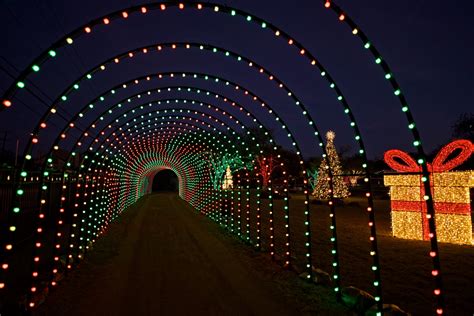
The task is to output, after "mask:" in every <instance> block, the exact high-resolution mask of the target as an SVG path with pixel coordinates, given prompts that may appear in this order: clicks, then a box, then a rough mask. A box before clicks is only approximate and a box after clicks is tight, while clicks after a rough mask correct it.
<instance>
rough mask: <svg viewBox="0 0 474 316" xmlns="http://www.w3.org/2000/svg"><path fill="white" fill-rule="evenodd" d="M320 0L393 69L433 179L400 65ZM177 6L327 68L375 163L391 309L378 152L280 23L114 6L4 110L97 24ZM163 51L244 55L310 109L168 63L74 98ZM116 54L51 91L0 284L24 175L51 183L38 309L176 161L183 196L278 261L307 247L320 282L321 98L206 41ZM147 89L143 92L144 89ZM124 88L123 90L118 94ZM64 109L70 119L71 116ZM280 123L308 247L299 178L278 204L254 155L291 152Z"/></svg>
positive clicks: (48, 53) (68, 39)
mask: <svg viewBox="0 0 474 316" xmlns="http://www.w3.org/2000/svg"><path fill="white" fill-rule="evenodd" d="M322 4H323V7H324V8H326V9H331V10H332V11H334V12H335V13H336V14H337V16H338V20H339V21H340V22H342V23H345V24H347V25H348V26H349V27H350V30H351V32H352V34H353V35H354V36H355V37H357V38H359V39H360V40H361V41H362V42H363V46H362V47H361V48H362V49H364V50H365V51H368V52H369V53H370V54H371V57H370V62H373V61H375V63H376V64H377V65H379V66H380V68H381V69H382V71H383V80H385V81H387V82H388V83H389V84H390V86H391V87H392V89H393V94H394V96H395V97H396V98H397V100H398V101H399V103H400V106H401V114H402V115H404V117H405V118H406V120H407V126H408V129H409V131H410V132H411V135H412V137H413V140H412V142H413V145H414V148H415V149H416V150H417V155H418V157H417V163H418V164H419V166H420V167H421V169H422V173H423V177H424V178H423V179H429V170H428V166H427V161H426V155H425V153H424V149H423V146H422V142H421V139H420V135H419V132H418V129H417V126H416V124H415V121H414V119H413V116H412V114H411V111H410V108H409V106H408V103H407V101H406V99H405V97H404V96H403V93H402V92H401V88H400V87H399V85H398V83H397V81H396V80H395V78H394V75H393V73H392V71H391V70H390V68H389V66H388V64H387V63H386V61H385V60H384V59H383V58H382V57H381V56H380V54H379V52H378V50H377V49H376V48H375V46H374V45H373V43H371V42H370V41H369V40H368V38H367V36H366V35H365V33H363V32H362V30H361V29H360V28H359V27H358V26H357V25H356V24H355V22H354V21H353V20H352V19H351V18H350V17H349V16H348V15H347V13H345V12H344V11H343V10H342V9H341V8H340V7H339V6H337V5H336V4H335V3H334V2H333V1H327V0H326V1H322ZM174 9H178V10H193V12H194V11H195V12H196V13H198V12H200V11H205V10H207V11H209V12H213V13H214V14H224V15H225V16H226V17H228V18H229V19H236V18H238V19H239V21H243V22H245V23H252V25H254V26H255V27H256V29H258V31H260V32H263V33H264V34H265V35H266V36H271V37H272V39H274V40H276V41H284V42H286V43H287V44H288V46H289V47H290V49H291V50H292V51H294V52H295V54H294V55H295V56H296V57H295V58H304V59H305V61H306V64H307V68H308V69H309V71H311V72H317V73H318V74H319V75H320V76H321V78H322V79H323V80H324V81H325V84H326V90H327V91H325V93H328V94H331V96H332V98H334V99H335V100H337V102H338V104H339V105H340V109H341V111H343V112H344V113H345V116H346V121H345V124H346V125H347V126H348V127H349V128H350V130H351V132H352V134H353V142H354V144H355V146H356V147H357V153H358V155H359V158H360V161H361V168H362V169H363V170H364V175H363V176H364V180H366V181H365V184H364V190H365V202H364V203H365V205H364V208H365V209H366V210H367V224H368V225H367V229H366V231H367V235H368V240H369V245H370V250H369V251H368V253H365V254H364V255H365V256H367V257H369V258H370V262H371V263H370V265H369V266H368V267H367V270H369V272H370V273H371V275H372V280H371V283H372V285H373V289H372V290H373V292H374V297H375V300H376V302H377V311H378V313H380V314H381V311H382V309H383V303H384V300H383V296H382V280H381V272H380V270H381V269H383V267H382V266H381V265H380V260H379V251H378V241H377V230H376V218H375V215H374V209H375V205H374V201H373V191H372V188H371V182H370V181H369V179H370V177H371V175H370V174H369V173H368V171H367V170H368V164H369V160H368V158H367V153H366V145H365V143H364V138H363V135H362V133H361V131H360V129H359V125H358V123H357V119H356V113H355V112H354V111H353V107H352V106H351V105H350V104H349V101H348V99H346V97H345V95H344V94H343V92H342V90H341V88H340V87H339V85H338V84H337V83H336V80H335V79H334V78H333V77H332V76H331V74H330V73H329V71H328V69H327V68H326V67H324V66H323V65H322V63H321V62H320V60H319V58H317V57H315V56H314V55H313V54H312V53H311V52H310V51H309V50H308V49H307V48H305V47H304V46H303V45H302V44H301V43H299V42H298V41H297V40H296V39H295V38H294V37H292V36H290V35H289V34H287V33H285V32H284V31H283V30H281V29H280V28H278V27H277V26H275V25H273V24H272V23H270V22H268V21H265V20H264V19H262V18H259V17H257V16H254V15H252V14H250V13H247V12H244V11H242V10H239V9H236V8H232V7H230V6H222V5H220V4H217V3H211V2H206V3H193V4H191V3H181V2H178V1H168V2H157V3H153V4H146V5H140V6H134V7H129V8H125V9H123V10H119V11H116V12H112V13H110V14H107V15H104V16H102V17H99V18H97V19H95V20H93V21H90V22H88V23H87V24H84V25H82V26H80V27H78V28H77V29H76V30H74V31H72V32H70V33H69V34H67V35H65V36H63V37H62V38H60V39H59V40H57V41H56V42H55V43H54V44H52V45H51V46H50V47H48V49H46V50H45V51H44V52H42V53H41V54H40V55H39V56H38V57H37V58H35V59H34V60H33V61H32V62H31V64H30V65H28V67H26V68H25V69H24V70H23V71H22V72H21V73H20V74H19V75H18V76H17V77H16V78H15V81H14V82H13V83H12V84H11V86H10V87H9V89H7V91H6V92H5V93H4V95H3V96H2V104H3V109H2V110H3V111H10V110H13V109H14V108H15V107H17V102H15V101H16V99H21V96H22V95H23V94H26V93H30V94H31V95H33V97H35V98H38V95H37V94H36V93H35V92H34V91H33V90H31V89H30V82H31V81H32V80H34V79H36V80H37V79H38V78H44V77H45V74H43V68H46V67H45V66H46V63H57V62H60V61H61V57H62V55H61V52H62V50H63V49H64V48H65V47H69V46H75V45H79V43H81V42H83V41H84V42H85V41H87V40H88V37H89V36H94V33H95V31H96V29H99V28H106V31H107V32H111V31H112V30H111V29H113V26H114V24H115V23H126V20H128V19H130V20H131V19H132V18H133V19H135V18H136V19H139V18H140V16H142V15H147V14H165V13H166V12H168V11H171V10H174ZM154 11H156V12H154ZM109 29H110V30H109ZM165 50H166V51H171V52H175V51H178V50H182V51H184V52H187V51H192V50H195V51H199V52H202V53H203V54H206V55H210V56H211V57H212V56H216V55H221V56H225V57H227V58H228V59H229V60H231V61H232V62H234V63H237V64H242V65H245V66H246V67H247V69H248V72H249V73H251V75H253V76H257V77H258V78H262V79H265V80H268V81H270V82H271V83H272V84H273V91H274V92H275V93H281V94H284V95H285V98H286V99H287V100H288V107H287V109H286V110H287V111H294V112H295V113H298V114H299V121H298V123H297V124H295V123H294V122H288V120H287V118H286V117H287V115H286V114H287V113H285V111H282V110H281V109H277V107H274V106H273V105H272V104H271V102H267V101H266V100H265V98H264V97H263V96H261V95H260V94H259V93H258V92H256V91H255V89H256V87H253V86H252V87H248V86H246V84H245V83H238V82H235V81H233V80H231V79H228V77H227V76H226V74H214V73H202V72H194V71H193V70H192V69H189V70H186V69H178V68H176V71H166V72H160V71H159V70H157V71H153V72H149V73H146V74H142V75H140V76H139V77H135V78H128V79H127V80H126V81H123V82H120V83H116V84H115V85H114V86H112V87H108V88H107V89H106V90H104V91H101V92H100V93H97V92H95V94H94V95H93V93H88V96H87V97H88V99H87V100H88V101H84V102H82V101H81V104H80V106H79V107H78V108H71V107H70V106H69V105H70V104H72V103H73V102H74V101H75V98H76V94H79V93H80V92H81V91H83V86H84V85H86V84H89V83H94V82H95V80H96V78H102V76H108V70H109V69H111V68H115V67H120V66H121V65H123V64H124V63H131V64H133V62H134V61H135V59H134V58H135V57H136V56H138V55H146V57H147V58H153V59H154V58H157V59H159V58H160V53H161V52H163V51H165ZM265 53H267V54H271V52H270V51H268V50H265ZM110 56H112V57H109V58H108V59H106V60H103V61H101V62H99V63H97V64H96V65H95V66H94V67H91V68H88V69H87V70H86V71H82V73H81V76H80V77H79V78H76V79H75V80H73V82H67V83H65V84H64V86H65V88H63V89H62V91H61V92H60V93H59V94H57V95H56V96H55V97H54V98H52V100H51V101H47V102H46V110H45V111H44V112H43V114H42V116H41V117H39V118H38V121H37V124H36V126H34V127H33V128H32V132H31V136H30V140H29V143H28V144H27V146H26V148H25V151H24V155H23V158H24V159H22V167H21V170H19V171H18V174H17V175H16V182H15V190H14V193H13V205H12V207H11V210H10V213H11V214H10V215H9V217H8V224H7V225H6V227H7V229H6V231H5V236H6V237H5V239H4V240H2V242H3V245H2V253H1V260H2V264H3V266H4V267H7V268H6V269H3V270H2V271H1V273H0V285H1V289H0V290H5V289H8V288H9V286H10V284H11V283H12V279H11V277H9V270H10V269H8V267H9V262H10V259H11V258H12V256H13V253H14V250H15V240H16V239H15V234H16V231H17V228H18V230H20V231H21V220H20V217H19V216H20V215H19V214H21V213H22V211H23V206H24V205H25V201H26V197H25V194H24V193H25V191H26V189H25V184H24V182H25V181H22V179H26V178H28V177H31V175H32V174H35V175H36V174H38V177H39V181H40V185H39V187H40V191H39V194H38V195H37V196H36V197H35V198H36V201H35V203H36V213H37V219H36V221H35V236H34V240H35V247H34V248H33V249H34V251H33V255H32V257H31V268H28V269H27V271H25V272H24V273H25V274H27V275H28V282H25V283H24V284H22V286H23V289H26V293H27V302H28V303H27V308H30V309H34V308H35V307H36V300H35V295H36V293H37V292H38V291H39V290H40V289H41V288H42V287H44V286H46V287H55V286H56V285H57V284H58V283H59V281H58V280H57V278H56V275H58V272H60V271H62V270H65V271H69V270H72V269H73V268H74V267H76V266H77V263H78V262H79V261H80V260H81V259H82V258H83V257H84V255H86V253H87V251H89V249H90V248H92V246H93V244H94V243H95V241H96V240H97V239H98V238H99V237H100V236H101V235H102V234H103V233H104V232H105V231H106V230H107V227H108V226H109V225H110V223H111V222H112V221H113V220H115V219H116V218H117V217H118V216H120V214H121V213H123V212H124V211H126V209H127V208H128V207H130V206H131V205H133V204H134V203H136V202H137V201H138V200H139V199H140V198H141V197H143V196H144V195H146V194H148V193H150V192H151V180H152V179H153V176H154V175H155V174H156V173H157V172H160V171H161V170H164V169H168V170H172V171H173V172H174V173H175V174H176V175H177V177H178V179H179V196H180V197H181V198H182V199H183V200H185V201H186V202H188V203H189V204H190V205H191V206H193V207H194V208H195V209H196V211H198V212H200V213H202V214H203V215H205V216H208V217H209V218H211V219H212V220H214V221H215V222H216V223H218V224H219V225H221V226H223V227H224V228H225V229H227V230H229V231H230V232H232V233H234V234H235V235H236V236H237V237H238V238H241V239H242V240H244V241H245V242H247V243H248V244H250V245H253V246H255V247H256V248H257V249H259V250H262V251H266V252H268V253H269V254H270V255H271V257H272V259H275V258H283V259H282V260H281V261H282V263H283V266H285V267H291V265H292V264H293V263H294V262H293V261H294V259H293V258H294V256H297V257H298V258H303V266H304V268H305V269H306V271H307V278H308V279H312V278H313V273H314V272H313V269H312V266H313V264H314V260H315V259H314V250H313V249H312V247H313V243H312V241H313V236H312V230H311V222H312V217H311V216H312V214H311V211H310V205H309V204H310V197H309V196H310V192H309V183H308V181H309V177H308V174H307V166H306V163H305V161H304V157H303V155H302V152H301V144H302V142H303V141H302V138H301V135H298V125H300V124H304V125H306V126H309V127H310V129H311V133H312V137H313V138H312V139H313V141H314V144H313V145H314V147H318V148H319V151H320V155H321V158H322V159H326V158H327V156H328V153H327V150H326V147H325V143H326V141H325V139H324V132H323V131H322V130H320V128H319V126H320V122H321V121H322V120H324V118H323V117H320V116H319V115H318V109H317V108H316V109H315V110H314V109H311V106H310V105H309V103H310V102H307V101H306V100H305V102H303V98H300V97H299V96H298V95H297V93H295V91H294V89H291V88H290V87H289V84H286V83H285V81H284V80H283V79H281V78H280V77H279V76H278V75H277V74H276V73H274V72H272V71H271V70H270V69H267V68H266V67H265V66H264V65H263V64H264V63H262V62H257V61H256V60H254V59H253V58H252V57H249V56H245V55H244V54H241V53H239V52H236V51H233V50H231V49H227V48H226V47H220V46H217V45H212V44H210V43H208V42H181V41H177V42H156V43H153V44H149V45H146V46H140V47H136V48H134V49H129V50H127V51H123V52H121V53H120V54H110ZM372 59H374V60H372ZM183 78H186V79H192V81H193V84H189V83H187V84H179V83H177V84H173V85H171V84H161V81H163V80H165V79H167V80H170V81H171V80H173V81H174V80H176V81H179V80H180V79H183ZM97 80H100V79H97ZM194 82H195V83H196V84H195V85H194ZM201 82H209V83H212V84H213V87H215V89H218V92H217V91H216V90H214V89H206V88H202V87H201V86H200V83H201ZM142 85H143V88H142ZM137 89H141V90H139V91H138V92H137V91H136V90H137ZM170 92H173V93H176V94H179V97H174V98H173V97H169V96H167V95H166V94H167V93H170ZM233 93H238V94H239V95H240V96H242V97H245V98H246V100H247V101H248V102H245V104H241V103H240V102H239V101H237V100H234V97H233ZM117 98H119V99H120V100H118V101H117V100H116V99H117ZM204 99H205V100H206V101H204ZM109 100H113V101H109ZM42 102H45V101H43V100H42ZM58 120H60V121H61V125H60V126H58V123H57V121H58ZM268 122H272V124H276V125H277V126H278V130H279V131H278V133H283V135H284V136H285V137H286V138H287V139H285V142H286V143H287V144H286V145H288V146H287V147H289V148H291V150H292V151H293V152H294V154H295V157H296V158H295V161H293V163H294V164H295V165H297V168H298V170H299V172H300V174H301V176H302V178H303V187H304V208H302V209H301V210H299V212H300V213H301V214H302V217H303V218H304V221H303V224H304V227H300V229H299V231H298V232H297V234H300V237H301V238H303V240H304V242H303V243H302V245H301V247H296V246H295V245H294V244H293V241H292V238H290V236H291V235H292V234H293V232H292V228H293V227H294V225H295V224H294V223H292V222H291V217H292V216H293V215H292V214H290V211H289V209H290V208H289V203H290V201H289V176H288V175H287V174H286V172H285V171H283V176H282V178H283V179H284V180H283V182H282V184H281V187H282V191H283V192H284V197H283V204H282V207H281V209H278V208H277V206H276V203H274V200H273V194H274V193H273V192H274V190H273V185H274V184H273V182H272V179H270V185H269V186H268V187H265V188H264V187H263V185H262V177H261V175H260V174H259V172H258V168H257V164H256V160H257V159H258V158H259V157H262V156H263V155H264V154H270V155H274V156H275V157H280V156H279V155H280V154H281V148H283V147H284V146H285V144H281V137H279V138H278V137H276V136H275V135H273V134H272V132H271V130H272V126H270V125H271V124H269V123H268ZM48 133H51V134H53V135H54V137H53V138H52V139H54V140H53V141H52V142H51V141H49V139H51V137H50V136H48V135H49V134H48ZM40 145H41V146H46V148H48V150H47V154H46V155H45V158H44V159H43V160H42V161H41V167H39V168H38V169H39V170H31V169H30V168H29V167H28V166H29V164H31V162H32V161H35V160H37V159H38V158H40V150H39V149H38V148H39V146H40ZM61 150H64V151H66V152H67V153H68V154H67V158H66V159H65V161H64V163H62V164H60V163H59V161H58V159H57V153H58V152H60V151H61ZM228 167H229V168H230V169H231V170H233V173H234V184H233V189H232V190H229V189H224V188H223V185H224V180H225V176H226V170H227V168H228ZM282 167H287V166H284V165H282ZM328 169H329V170H328V172H329V183H330V186H329V190H328V191H329V194H330V199H329V200H328V201H327V205H326V207H327V209H328V212H329V225H328V226H329V227H328V229H329V231H330V242H331V251H330V252H328V253H326V254H325V255H326V256H327V257H328V258H330V259H329V260H330V261H331V263H332V264H331V266H332V269H333V270H332V272H331V275H332V277H333V279H334V285H333V290H334V292H335V295H336V296H337V297H338V299H340V298H341V288H342V286H343V283H342V281H341V277H340V276H341V275H340V265H341V262H340V260H339V247H338V235H337V228H336V226H337V225H336V224H337V212H336V209H337V205H336V198H335V197H334V194H333V183H334V179H335V178H336V177H342V175H338V174H333V171H332V170H331V167H330V165H329V166H328ZM53 174H54V176H55V179H57V180H55V181H56V182H54V183H53V182H52V180H51V179H52V177H53ZM275 186H276V184H275ZM423 188H424V195H425V196H426V199H425V202H424V203H426V207H427V210H428V214H429V215H431V216H430V218H429V229H430V249H431V252H430V254H429V256H427V260H432V267H433V269H432V273H431V276H432V277H433V279H434V283H435V286H434V287H435V290H434V297H435V302H436V311H437V313H438V314H442V313H443V308H444V303H443V297H444V291H442V286H441V273H440V271H441V270H440V263H439V257H438V248H437V247H438V246H437V237H436V226H435V222H434V208H433V201H432V198H431V194H432V193H431V187H430V181H425V180H424V181H423ZM53 190H56V191H57V192H59V197H58V198H54V199H53V198H51V194H50V192H51V191H53ZM264 190H265V191H267V192H264ZM264 194H267V195H268V198H265V197H263V195H264ZM251 195H252V196H253V195H254V196H255V198H253V197H251ZM234 201H237V202H234ZM252 203H255V208H256V214H255V215H253V214H251V212H250V204H252ZM263 213H265V218H266V220H267V221H268V223H266V226H268V228H266V229H267V230H266V231H263V228H262V227H263V223H262V218H263V215H262V214H263ZM48 216H49V217H51V218H54V224H53V225H52V228H51V226H48V227H49V228H48V229H49V230H51V232H53V237H52V238H53V243H52V244H51V249H44V247H42V246H41V245H42V244H44V243H45V241H46V239H47V237H46V236H45V234H44V233H43V231H44V228H45V222H46V221H47V220H48ZM275 216H279V217H280V218H281V219H282V221H281V224H280V225H281V226H282V227H281V229H283V230H284V231H285V234H284V236H285V238H284V239H282V240H279V241H276V238H275V236H274V232H275V225H279V224H278V223H276V221H275ZM302 226H303V225H302ZM295 230H296V229H295ZM267 235H268V236H267ZM278 243H280V244H278ZM38 245H39V246H38ZM45 284H46V285H45Z"/></svg>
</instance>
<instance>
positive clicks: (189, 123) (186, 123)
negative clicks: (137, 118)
mask: <svg viewBox="0 0 474 316" xmlns="http://www.w3.org/2000/svg"><path fill="white" fill-rule="evenodd" d="M186 124H190V123H186ZM198 127H199V126H198ZM137 128H138V127H137ZM199 128H200V127H199ZM211 144H213V143H212V142H211Z"/></svg>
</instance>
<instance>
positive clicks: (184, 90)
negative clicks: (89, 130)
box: [61, 80, 295, 141]
mask: <svg viewBox="0 0 474 316" xmlns="http://www.w3.org/2000/svg"><path fill="white" fill-rule="evenodd" d="M130 82H133V80H132V81H129V82H127V83H126V84H120V85H118V86H116V87H114V89H112V90H109V91H108V92H107V93H106V94H108V93H110V91H115V89H118V87H120V86H124V87H125V86H127V84H129V83H130ZM136 82H137V80H135V83H136ZM170 89H173V90H175V89H176V90H178V91H179V90H182V91H183V92H190V89H195V91H192V92H197V93H200V92H205V93H204V94H205V95H210V94H212V96H215V97H217V98H221V99H222V100H224V101H225V102H228V103H230V104H231V105H232V106H233V107H238V106H237V105H236V104H235V102H234V101H233V100H231V99H228V98H226V97H225V96H222V95H219V94H217V93H215V92H211V91H207V90H204V89H198V88H194V87H163V88H160V89H158V92H160V91H161V90H168V91H169V90H170ZM146 93H148V95H149V94H150V93H151V91H143V92H140V93H138V94H136V95H134V96H132V97H129V98H128V99H127V100H128V101H130V99H133V98H134V97H136V96H138V97H140V96H141V95H143V94H146ZM112 94H113V92H112ZM103 95H104V94H102V96H101V97H100V99H102V100H103V99H104V98H103ZM98 99H99V98H97V99H96V100H94V101H92V102H90V104H93V103H95V102H96V101H98ZM124 101H125V100H122V101H121V102H119V104H122V103H123V102H124ZM262 104H263V103H262ZM242 108H243V107H242V106H240V110H242ZM244 109H245V108H244ZM84 110H85V109H82V110H81V111H79V113H81V114H83V113H84ZM109 110H110V111H112V108H110V109H109ZM272 113H274V112H272ZM246 114H247V116H250V115H251V114H250V113H248V112H246ZM101 117H103V115H101ZM252 118H253V119H254V121H256V119H255V117H253V116H252ZM279 119H280V118H278V117H277V118H276V120H277V121H278V120H279ZM257 123H259V124H260V125H262V124H261V122H257ZM70 126H71V127H72V126H73V124H72V123H70ZM61 135H65V133H62V134H61ZM292 140H293V141H295V140H294V139H292Z"/></svg>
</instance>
